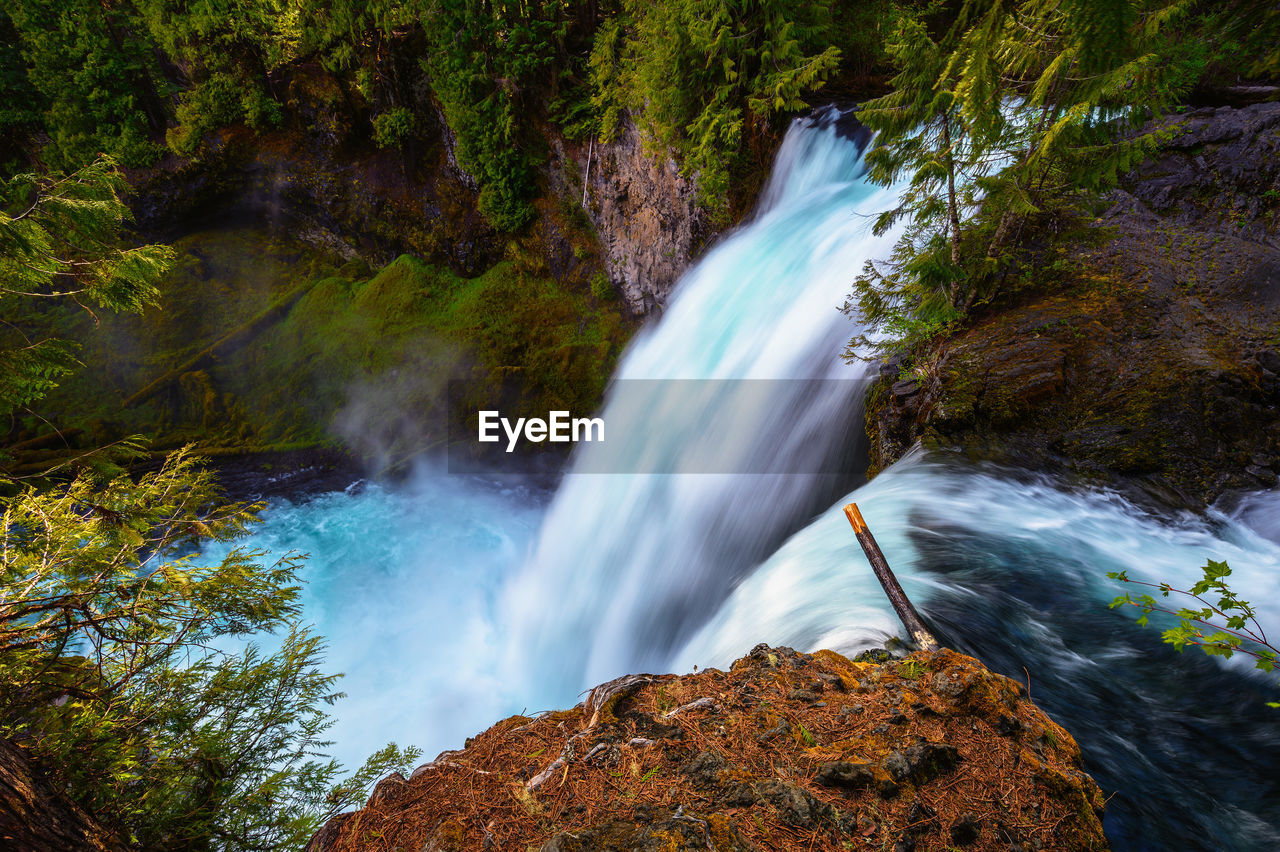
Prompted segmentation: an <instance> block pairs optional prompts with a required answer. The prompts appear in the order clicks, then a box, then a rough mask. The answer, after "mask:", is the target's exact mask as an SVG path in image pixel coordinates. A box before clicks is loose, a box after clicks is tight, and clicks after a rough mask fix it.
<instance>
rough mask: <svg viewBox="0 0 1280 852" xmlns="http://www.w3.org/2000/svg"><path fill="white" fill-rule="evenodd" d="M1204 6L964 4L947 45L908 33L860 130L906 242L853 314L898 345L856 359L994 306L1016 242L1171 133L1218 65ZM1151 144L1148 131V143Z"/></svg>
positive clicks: (1086, 1)
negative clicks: (867, 130) (1193, 36)
mask: <svg viewBox="0 0 1280 852" xmlns="http://www.w3.org/2000/svg"><path fill="white" fill-rule="evenodd" d="M1195 6H1196V4H1195V2H1194V0H965V2H964V3H963V5H962V6H961V8H960V11H959V14H958V16H957V18H956V19H955V21H954V22H953V23H952V24H951V25H950V26H949V27H947V28H946V29H945V30H944V31H943V32H942V33H941V35H939V36H936V37H935V36H934V35H933V34H931V32H930V30H929V28H928V27H927V26H926V25H925V23H923V22H922V21H920V20H911V19H904V20H903V21H902V22H901V23H900V25H899V27H898V29H897V31H896V33H895V35H894V38H893V39H891V41H890V43H889V51H890V54H891V56H892V57H893V58H894V60H895V61H896V62H897V63H898V65H899V67H900V68H901V69H902V70H901V71H900V73H899V74H898V75H897V76H896V77H895V78H894V79H893V81H892V85H893V87H894V91H892V92H891V93H890V94H888V95H886V96H884V97H882V98H879V99H876V100H873V101H870V102H868V103H867V104H865V105H864V107H863V109H862V110H861V111H860V117H861V118H862V120H863V121H864V122H865V123H866V124H867V125H868V126H870V127H871V128H872V129H874V130H876V131H877V132H878V134H879V135H878V136H877V137H876V142H875V145H874V147H873V148H872V150H871V151H870V152H869V153H868V156H867V162H868V167H869V170H870V176H871V178H872V179H873V180H875V181H877V182H879V183H881V184H883V185H886V186H889V185H894V184H899V183H901V184H902V185H903V187H904V190H903V194H902V196H901V201H900V203H899V205H898V206H897V207H895V208H893V209H892V210H889V211H886V212H885V213H884V214H882V215H881V216H880V217H879V219H878V220H877V222H876V225H875V227H876V230H877V232H879V233H884V232H886V231H887V230H889V229H890V228H892V227H894V225H896V224H898V223H899V222H902V223H904V224H905V230H904V232H903V236H902V238H901V241H900V242H899V243H898V245H897V247H896V248H895V250H894V252H893V254H892V255H891V257H890V258H888V260H887V261H886V262H884V263H881V264H876V263H868V265H867V267H866V269H865V270H864V272H863V274H862V276H861V277H859V278H858V279H857V281H856V282H855V284H854V288H853V293H852V294H851V296H850V298H849V300H848V301H847V302H846V305H845V311H846V312H847V313H849V314H851V315H854V316H857V317H859V318H861V319H862V320H863V321H864V322H866V323H868V324H869V325H870V326H871V327H872V328H873V329H875V330H878V331H881V332H884V331H887V332H890V334H889V337H888V339H885V338H883V337H880V338H878V340H879V341H880V342H879V343H876V344H872V343H871V342H870V341H869V340H868V337H867V336H866V335H864V336H861V337H858V338H855V339H854V340H853V341H851V343H850V346H849V348H848V350H846V355H847V356H849V357H857V356H858V355H859V353H865V352H867V351H868V349H870V350H872V351H875V350H877V349H880V350H883V349H885V348H897V347H900V346H902V345H904V338H905V342H906V343H908V344H909V343H910V342H911V341H914V340H917V339H920V338H924V337H929V336H931V335H933V334H936V333H938V332H939V331H941V330H943V329H945V328H946V327H948V325H949V324H951V323H954V322H955V321H956V320H958V319H959V318H960V317H962V316H963V315H964V314H965V312H966V311H968V309H969V308H970V307H971V306H972V305H973V304H974V303H975V302H978V301H982V300H989V299H991V298H993V297H994V296H995V295H996V293H997V292H998V290H999V287H1000V285H1001V282H1002V281H1003V279H1004V278H1005V276H1006V275H1007V274H1008V273H1009V270H1010V269H1011V268H1012V267H1013V266H1014V265H1015V261H1016V259H1017V252H1016V245H1017V240H1018V236H1019V235H1020V234H1021V233H1022V231H1023V229H1024V227H1026V226H1027V225H1028V224H1030V223H1033V222H1035V221H1037V220H1039V219H1043V218H1045V217H1049V216H1053V215H1058V214H1062V213H1064V212H1067V211H1070V210H1073V209H1076V208H1077V207H1078V206H1079V205H1081V204H1082V203H1083V202H1084V201H1085V200H1087V199H1090V198H1096V197H1098V196H1099V195H1100V194H1101V193H1103V192H1105V191H1106V190H1108V189H1110V188H1111V187H1113V186H1115V184H1116V182H1117V180H1118V179H1119V176H1120V175H1122V174H1123V173H1125V172H1126V171H1128V170H1129V169H1131V168H1133V166H1135V165H1136V164H1137V163H1138V162H1139V161H1141V160H1142V159H1143V158H1144V157H1146V156H1147V155H1149V154H1150V152H1151V151H1152V150H1153V149H1154V148H1155V147H1156V146H1157V145H1158V144H1159V143H1160V141H1161V140H1162V139H1165V138H1167V137H1168V135H1169V134H1171V133H1172V128H1171V126H1170V125H1168V124H1166V125H1164V127H1163V129H1161V130H1154V129H1150V128H1151V126H1152V125H1150V124H1149V122H1150V121H1151V120H1152V119H1153V118H1158V117H1160V116H1161V115H1164V114H1166V113H1167V112H1169V111H1171V110H1172V108H1173V107H1174V106H1175V105H1176V103H1177V101H1178V98H1179V97H1180V96H1181V95H1183V94H1185V93H1186V91H1188V90H1189V88H1190V87H1191V86H1192V85H1194V83H1195V81H1196V80H1197V79H1198V78H1199V75H1200V73H1201V72H1202V71H1203V69H1204V67H1205V64H1206V63H1207V61H1208V59H1209V57H1208V54H1207V53H1206V52H1204V51H1199V50H1196V49H1195V48H1194V46H1193V45H1188V44H1187V40H1186V39H1185V35H1186V32H1187V30H1186V28H1185V27H1182V26H1181V25H1183V24H1185V23H1186V22H1187V21H1188V18H1189V16H1190V15H1192V13H1193V12H1194V9H1195ZM1144 128H1145V129H1144Z"/></svg>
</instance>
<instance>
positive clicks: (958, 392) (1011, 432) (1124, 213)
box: [867, 103, 1280, 509]
mask: <svg viewBox="0 0 1280 852" xmlns="http://www.w3.org/2000/svg"><path fill="white" fill-rule="evenodd" d="M1178 121H1179V122H1180V123H1179V126H1178V128H1179V129H1178V135H1176V136H1175V137H1174V138H1173V139H1172V140H1171V141H1170V142H1169V143H1168V144H1167V145H1166V146H1165V148H1164V149H1163V150H1162V151H1160V152H1159V153H1158V154H1157V156H1155V157H1153V158H1152V159H1151V160H1150V161H1148V162H1146V163H1144V164H1143V165H1142V166H1140V167H1139V168H1138V169H1137V170H1135V171H1134V172H1133V173H1132V174H1130V175H1128V176H1127V177H1126V178H1125V179H1124V180H1123V182H1122V188H1121V189H1119V190H1117V191H1116V192H1115V193H1114V194H1113V196H1112V198H1111V207H1110V209H1108V210H1106V211H1105V212H1104V213H1103V214H1102V216H1101V217H1100V218H1099V219H1098V220H1097V221H1096V222H1093V223H1092V224H1091V226H1090V227H1088V228H1087V229H1086V232H1087V233H1088V237H1087V238H1085V239H1082V240H1080V242H1079V244H1074V243H1073V242H1071V240H1072V238H1066V239H1067V240H1068V244H1069V246H1070V247H1069V250H1068V251H1067V255H1068V256H1070V257H1071V258H1072V260H1073V263H1072V264H1071V268H1069V269H1062V270H1057V271H1041V273H1040V277H1041V278H1042V279H1048V281H1049V282H1050V283H1051V285H1052V286H1050V287H1048V288H1047V289H1046V288H1044V287H1037V286H1034V285H1032V284H1027V285H1019V284H1018V283H1017V282H1012V283H1011V285H1010V286H1011V289H1013V290H1014V291H1016V292H1012V293H1010V294H1009V295H1008V297H1007V298H1004V299H1003V300H1001V301H1000V302H999V303H997V304H993V305H990V306H987V307H986V308H984V309H982V310H979V311H976V312H975V315H974V317H973V319H972V320H971V321H970V322H969V323H968V324H967V325H966V326H965V327H964V328H962V329H960V330H959V331H958V332H957V333H956V334H954V335H952V336H950V337H949V338H947V339H945V340H942V341H940V342H938V343H935V344H932V345H929V346H924V347H921V351H917V352H914V353H912V359H911V360H910V361H909V362H908V363H907V364H903V363H901V362H900V361H891V362H890V363H888V364H885V365H884V368H883V370H882V376H881V380H880V382H878V383H877V385H876V386H875V387H874V388H873V390H872V392H871V394H870V396H869V398H868V405H867V434H868V436H869V438H870V454H871V462H872V470H873V472H874V471H877V470H880V469H882V468H884V467H887V466H888V465H889V464H891V463H892V462H894V461H895V460H896V459H898V458H899V457H900V456H901V455H903V454H904V453H905V452H906V450H907V449H908V448H910V447H911V446H912V445H913V444H914V443H915V442H917V441H921V442H923V443H924V444H925V445H926V446H930V447H943V448H958V449H961V450H962V451H963V452H965V453H967V454H969V455H971V456H974V457H977V458H980V459H989V460H994V461H997V462H1001V463H1005V464H1011V465H1016V466H1021V467H1025V468H1028V469H1032V470H1050V471H1057V472H1063V473H1069V474H1074V475H1076V476H1079V477H1081V478H1082V479H1084V480H1085V481H1090V482H1100V483H1104V484H1107V485H1110V486H1118V487H1126V486H1129V485H1134V486H1136V487H1137V488H1136V491H1135V492H1134V493H1132V494H1131V496H1133V497H1135V498H1137V499H1139V500H1142V501H1148V500H1150V499H1151V498H1154V502H1155V504H1157V505H1159V506H1166V507H1167V506H1174V507H1179V508H1182V507H1185V508H1192V509H1200V508H1202V507H1203V506H1205V505H1207V504H1209V503H1212V502H1213V501H1215V500H1216V499H1218V498H1220V497H1221V496H1223V495H1224V494H1228V493H1230V492H1232V491H1235V490H1245V491H1249V490H1256V489H1258V488H1261V487H1270V486H1274V485H1275V484H1276V482H1277V476H1278V475H1280V462H1277V459H1280V103H1266V104H1257V105H1254V106H1251V107H1247V108H1244V109H1234V108H1230V107H1221V108H1217V109H1214V108H1206V109H1202V110H1197V111H1195V112H1193V113H1190V114H1189V115H1186V116H1182V117H1180V118H1179V119H1178ZM1042 236H1043V235H1042ZM1033 277H1034V276H1033ZM1017 286H1027V287H1029V289H1025V290H1022V291H1017Z"/></svg>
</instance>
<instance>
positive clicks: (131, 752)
mask: <svg viewBox="0 0 1280 852" xmlns="http://www.w3.org/2000/svg"><path fill="white" fill-rule="evenodd" d="M261 508H262V507H261V506H260V505H253V506H250V505H244V504H225V503H222V502H221V500H220V497H219V494H218V490H217V488H216V485H215V483H214V479H213V476H212V474H210V473H209V472H208V471H205V470H202V469H201V468H199V467H198V466H197V465H196V463H195V461H194V460H193V459H192V458H191V457H190V456H189V455H188V454H187V453H186V452H178V453H175V454H174V455H172V456H171V457H170V458H169V459H168V461H167V462H166V463H165V464H164V466H163V467H162V468H161V469H160V470H158V471H156V472H154V473H150V474H147V475H145V476H142V477H140V478H138V479H136V480H135V479H133V478H131V477H129V476H125V475H118V476H114V477H111V478H108V479H106V480H105V481H104V480H102V479H99V478H97V477H94V476H91V475H88V474H85V475H81V476H80V477H77V478H76V479H75V480H73V481H72V482H70V483H68V484H65V485H63V486H60V487H56V488H54V489H52V490H47V491H37V490H35V489H32V488H26V489H24V490H22V491H21V492H19V493H18V494H17V495H16V496H15V497H13V498H11V499H9V500H7V501H5V502H4V504H3V521H2V525H0V734H2V735H4V736H8V737H13V738H19V739H22V740H24V741H25V742H27V744H28V745H29V747H30V748H31V749H32V750H33V751H34V752H35V753H36V755H37V756H38V758H39V760H40V762H41V764H42V765H44V766H47V767H55V768H56V770H55V771H56V774H57V776H58V780H59V781H61V782H62V783H63V784H64V785H65V786H66V788H67V790H68V791H69V792H70V794H71V795H72V796H73V798H75V799H76V800H77V801H78V802H80V803H81V804H83V805H85V806H86V807H88V808H89V809H90V810H91V812H93V813H94V814H95V815H96V816H98V818H99V819H101V820H103V821H104V822H105V823H106V824H107V825H110V826H114V827H117V828H119V829H120V830H121V831H122V832H123V834H124V836H125V840H126V841H127V842H128V843H129V844H130V845H131V846H133V847H135V848H140V849H148V850H149V849H157V850H158V849H226V850H232V849H235V850H241V849H243V850H265V849H298V848H301V847H302V846H303V845H304V844H305V843H306V841H307V839H308V838H309V837H310V836H311V834H312V833H314V832H315V831H316V830H317V829H318V828H319V826H320V825H321V824H322V822H323V820H325V819H326V818H327V817H328V816H330V815H332V814H333V813H335V812H337V811H338V810H341V809H343V808H345V807H349V806H351V805H353V804H356V803H357V799H358V797H360V796H361V795H363V793H364V791H365V789H366V788H367V786H368V784H369V783H370V782H371V781H372V780H373V779H374V778H375V777H376V776H377V775H378V774H380V773H382V772H385V771H387V770H388V769H389V768H395V767H400V766H402V765H403V764H405V763H406V762H408V761H411V760H413V759H414V758H415V757H416V756H417V753H416V752H415V751H413V750H412V749H410V750H405V751H401V750H399V749H396V748H395V747H394V746H392V747H388V749H385V750H384V751H382V752H380V753H379V754H378V755H375V757H374V758H373V759H371V761H370V762H369V763H368V764H366V766H365V767H364V768H363V769H362V770H360V771H359V772H357V773H355V774H354V775H353V776H351V777H348V778H342V777H340V768H339V766H338V765H337V764H336V763H335V762H334V761H332V760H328V759H325V758H324V757H323V755H322V754H321V753H320V752H321V750H322V749H323V748H324V747H325V746H326V745H328V743H327V742H325V741H324V740H323V734H324V731H325V730H326V729H327V728H328V727H329V726H330V724H331V720H330V719H329V717H328V715H327V714H326V712H325V710H324V707H325V705H327V704H330V703H332V702H333V701H334V700H336V699H337V698H338V697H340V693H338V692H337V690H336V687H335V682H336V680H337V676H336V675H329V674H323V673H321V671H320V670H319V668H318V666H319V665H320V663H321V661H322V657H323V645H322V643H321V641H320V639H319V638H318V637H316V636H314V635H312V634H311V633H309V632H308V630H307V629H305V628H304V627H302V626H301V625H300V623H299V620H298V617H299V603H298V591H299V587H298V584H297V573H298V570H299V568H300V565H301V560H300V557H298V556H297V555H296V554H288V555H285V556H284V557H281V558H279V559H276V560H274V561H270V560H266V561H264V556H265V554H263V553H261V552H256V551H246V550H243V549H236V550H233V551H232V552H231V553H230V554H229V555H228V556H227V557H226V558H225V559H224V560H223V561H222V562H221V563H218V564H214V565H208V564H202V563H200V562H198V561H197V560H196V559H195V558H194V557H193V556H192V555H191V554H192V545H193V544H195V543H197V542H199V541H204V540H211V541H228V540H232V539H235V538H238V537H239V536H241V535H243V534H244V533H245V532H246V530H247V529H248V527H249V526H250V525H251V524H252V523H253V522H254V521H255V520H256V512H257V511H258V510H259V509H261ZM260 631H274V632H277V633H278V634H280V635H281V637H282V638H281V640H280V642H279V648H278V649H277V650H275V651H273V652H270V653H268V652H266V651H263V650H262V649H261V648H259V647H258V646H256V645H252V644H250V645H248V646H247V647H243V650H239V651H228V650H226V648H227V647H230V646H231V644H239V643H228V639H229V638H230V637H243V636H246V635H248V634H252V633H257V632H260Z"/></svg>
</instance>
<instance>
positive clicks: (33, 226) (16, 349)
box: [0, 157, 173, 416]
mask: <svg viewBox="0 0 1280 852" xmlns="http://www.w3.org/2000/svg"><path fill="white" fill-rule="evenodd" d="M125 191H126V185H125V183H124V179H123V177H122V176H121V174H120V171H119V169H118V168H117V167H116V164H115V163H114V161H112V160H111V159H110V158H107V157H102V158H99V159H97V160H95V161H94V162H92V163H90V164H89V165H87V166H84V167H83V168H80V169H78V170H77V171H74V172H72V173H71V174H69V175H51V176H41V175H36V174H19V175H16V176H14V177H12V178H10V179H9V180H7V181H3V182H0V308H4V311H5V314H4V315H5V316H6V318H8V317H12V316H13V315H14V313H15V311H17V310H21V307H22V305H21V304H15V302H18V303H22V302H27V301H46V300H65V301H71V302H73V303H74V304H76V305H79V306H80V307H82V308H84V310H86V311H88V312H90V313H91V314H92V313H93V310H94V308H98V309H106V310H110V311H128V312H134V313H136V312H140V311H142V309H143V308H145V307H147V306H149V305H154V304H156V301H157V299H158V297H159V290H158V289H157V286H156V282H157V281H158V280H159V278H160V276H161V275H163V273H164V271H165V270H166V269H167V268H168V267H169V265H170V263H171V262H172V260H173V251H172V250H171V249H169V248H168V247H166V246H159V245H146V246H129V245H126V244H124V243H123V242H122V239H121V231H122V229H123V228H124V226H125V225H126V223H127V222H128V220H129V209H128V207H126V206H125V203H124V201H123V196H124V193H125ZM0 335H2V336H0V416H11V415H13V413H14V412H15V411H17V410H19V409H21V408H23V407H25V406H28V405H30V404H31V403H33V402H35V401H36V400H38V399H40V398H41V397H43V396H44V395H45V394H47V393H48V392H49V390H51V389H52V388H53V387H56V385H57V382H58V379H59V378H60V377H62V376H64V375H66V374H67V373H68V372H70V371H71V370H72V369H74V368H75V367H76V365H77V363H78V362H77V361H76V358H75V352H76V346H75V344H73V343H71V342H70V341H66V340H59V339H53V338H40V339H35V338H31V337H29V336H28V335H27V334H26V333H25V332H24V331H23V329H22V328H21V326H20V325H19V324H18V323H15V322H13V321H12V320H7V321H6V323H5V325H4V327H3V330H0Z"/></svg>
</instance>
